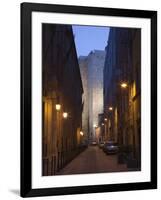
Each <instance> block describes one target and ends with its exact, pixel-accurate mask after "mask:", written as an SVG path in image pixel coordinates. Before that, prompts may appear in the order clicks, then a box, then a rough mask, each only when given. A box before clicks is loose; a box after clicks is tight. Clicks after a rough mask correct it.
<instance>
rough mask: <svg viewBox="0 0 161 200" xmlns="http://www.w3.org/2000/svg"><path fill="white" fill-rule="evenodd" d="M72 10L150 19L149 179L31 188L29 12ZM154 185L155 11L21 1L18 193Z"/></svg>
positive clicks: (72, 192)
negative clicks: (106, 183) (19, 168)
mask: <svg viewBox="0 0 161 200" xmlns="http://www.w3.org/2000/svg"><path fill="white" fill-rule="evenodd" d="M34 11H37V12H56V13H75V14H87V15H100V16H120V17H136V18H147V19H150V21H151V163H150V165H151V181H150V182H139V183H122V184H108V185H92V186H86V185H85V186H74V187H59V188H41V189H40V188H37V189H32V177H31V175H32V168H31V164H32V157H31V153H32V146H31V142H32V132H31V127H32V123H31V122H32V121H31V119H32V115H31V107H32V103H31V98H32V90H31V89H32V80H31V72H32V65H31V61H32V54H31V46H32V37H31V31H32V30H31V17H32V12H34ZM156 188H157V12H156V11H144V10H128V9H115V8H98V7H83V6H72V5H70V6H66V5H51V4H37V3H22V4H21V196H22V197H34V196H47V195H65V194H83V193H99V192H113V191H129V190H143V189H156Z"/></svg>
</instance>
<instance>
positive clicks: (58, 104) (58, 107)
mask: <svg viewBox="0 0 161 200" xmlns="http://www.w3.org/2000/svg"><path fill="white" fill-rule="evenodd" d="M55 108H56V110H57V111H59V110H60V109H61V105H60V101H59V97H58V96H57V97H56V105H55Z"/></svg>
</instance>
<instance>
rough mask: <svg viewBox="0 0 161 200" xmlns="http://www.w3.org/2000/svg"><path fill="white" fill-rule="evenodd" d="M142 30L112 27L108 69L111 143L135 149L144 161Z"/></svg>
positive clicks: (106, 98)
mask: <svg viewBox="0 0 161 200" xmlns="http://www.w3.org/2000/svg"><path fill="white" fill-rule="evenodd" d="M140 76H141V31H140V29H130V28H110V33H109V39H108V45H107V47H106V58H105V66H104V114H105V116H106V118H107V122H106V125H107V130H106V131H107V133H106V135H107V138H106V139H107V140H115V141H116V142H118V143H119V145H120V146H126V147H128V148H129V149H131V155H132V157H133V159H136V161H137V165H138V166H140V160H141V83H140Z"/></svg>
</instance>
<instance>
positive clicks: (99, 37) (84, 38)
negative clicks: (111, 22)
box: [72, 25, 109, 57]
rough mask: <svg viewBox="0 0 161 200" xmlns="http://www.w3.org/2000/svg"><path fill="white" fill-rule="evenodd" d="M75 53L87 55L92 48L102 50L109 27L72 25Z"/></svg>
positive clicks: (105, 43)
mask: <svg viewBox="0 0 161 200" xmlns="http://www.w3.org/2000/svg"><path fill="white" fill-rule="evenodd" d="M72 28H73V33H74V35H75V44H76V50H77V55H78V57H79V56H87V55H88V54H89V53H90V51H92V50H104V49H105V47H106V45H107V40H108V34H109V28H108V27H100V26H79V25H73V26H72Z"/></svg>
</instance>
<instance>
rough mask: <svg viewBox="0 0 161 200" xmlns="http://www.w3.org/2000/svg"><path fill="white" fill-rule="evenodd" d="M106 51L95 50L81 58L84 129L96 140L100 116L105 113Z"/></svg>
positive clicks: (90, 137) (89, 136)
mask: <svg viewBox="0 0 161 200" xmlns="http://www.w3.org/2000/svg"><path fill="white" fill-rule="evenodd" d="M104 60H105V51H102V50H94V51H91V52H90V53H89V55H88V56H86V57H80V58H79V65H80V71H81V75H82V80H83V81H82V82H83V88H84V110H83V118H82V119H83V120H82V127H84V131H85V132H86V130H88V138H89V139H91V140H92V139H95V126H97V125H98V114H100V113H102V112H103V67H104Z"/></svg>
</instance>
